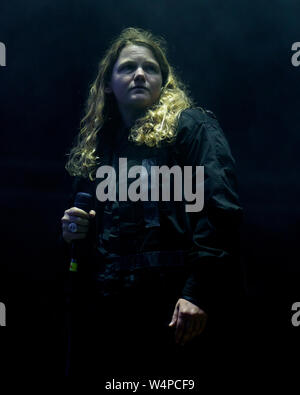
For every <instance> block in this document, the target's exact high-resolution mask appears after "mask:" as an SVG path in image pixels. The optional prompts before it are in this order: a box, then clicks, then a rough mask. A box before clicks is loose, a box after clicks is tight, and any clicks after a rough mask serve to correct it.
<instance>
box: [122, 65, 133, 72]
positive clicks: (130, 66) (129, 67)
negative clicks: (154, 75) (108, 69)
mask: <svg viewBox="0 0 300 395" xmlns="http://www.w3.org/2000/svg"><path fill="white" fill-rule="evenodd" d="M132 70H133V66H132V65H130V64H126V65H124V66H122V67H121V69H120V71H125V72H126V71H132Z"/></svg>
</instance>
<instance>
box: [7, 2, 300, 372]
mask: <svg viewBox="0 0 300 395" xmlns="http://www.w3.org/2000/svg"><path fill="white" fill-rule="evenodd" d="M299 15H300V3H299V1H298V0H294V1H293V0H273V1H269V0H268V1H267V0H264V1H262V0H251V1H250V0H249V1H245V0H242V1H238V0H226V1H223V0H219V1H217V0H209V1H208V0H203V1H200V0H187V1H185V2H182V1H174V0H172V1H171V0H161V1H159V0H152V1H143V2H141V1H136V0H113V1H109V2H107V1H106V2H104V1H99V0H97V1H96V0H85V1H83V0H82V1H70V0H64V1H62V2H59V1H54V0H51V1H50V0H36V1H33V0H28V1H26V2H25V1H20V0H18V1H16V0H12V1H10V2H6V4H4V2H1V4H0V41H1V42H3V43H4V44H5V45H6V51H7V52H6V56H7V65H6V67H0V86H1V95H0V112H1V125H0V129H1V145H0V150H1V159H0V161H1V194H0V202H1V242H2V245H3V248H2V251H3V254H2V259H1V284H2V286H1V294H0V296H1V300H0V301H5V302H7V328H2V330H6V332H8V331H9V332H10V333H12V338H13V342H14V344H15V347H14V350H15V351H14V353H13V357H14V361H15V362H14V363H15V368H16V367H19V368H21V366H22V365H23V366H24V365H27V362H28V361H29V360H30V361H31V362H33V364H31V365H30V366H32V369H33V370H34V369H43V368H44V367H45V368H47V369H50V371H53V372H59V371H60V370H59V369H61V368H62V364H63V362H62V361H63V353H62V351H61V350H62V349H63V348H62V345H63V339H64V333H63V329H62V328H63V326H62V324H61V323H62V320H63V314H62V300H63V280H64V278H65V266H64V265H63V262H62V259H61V256H60V249H59V244H58V238H59V231H60V218H61V216H62V215H63V210H64V209H65V204H66V201H67V197H68V193H69V192H70V180H69V178H68V176H67V174H66V172H65V170H64V165H65V162H66V155H65V154H66V153H67V152H68V150H69V149H70V146H71V144H72V141H73V138H74V137H75V135H76V133H77V132H78V126H79V121H80V119H81V117H82V115H83V110H84V105H85V101H86V98H87V93H88V87H89V84H90V83H91V82H92V81H93V80H94V78H95V77H96V73H97V64H98V61H99V60H100V58H101V56H102V55H103V51H104V50H105V49H106V48H107V46H108V43H109V41H110V40H111V39H112V38H113V37H115V36H116V35H118V34H119V33H120V31H121V29H122V28H125V27H128V26H135V27H141V28H145V29H150V30H151V31H152V32H153V33H154V34H158V35H162V36H163V37H164V38H165V39H166V40H167V42H168V47H169V53H168V54H169V60H170V62H171V64H173V65H174V66H175V69H176V70H177V72H178V74H179V75H180V77H181V78H182V79H183V81H184V82H185V83H186V84H187V85H188V86H189V88H190V91H191V93H192V96H193V97H194V99H195V100H196V101H197V103H198V105H201V106H203V107H205V108H207V109H210V110H212V111H213V112H214V113H215V114H216V116H217V118H218V119H219V122H220V124H221V126H222V128H223V130H224V132H225V134H226V136H227V138H228V140H229V143H230V145H231V149H232V152H233V155H234V157H235V159H236V162H237V173H238V178H239V188H240V197H241V201H242V204H243V207H244V212H245V217H244V225H243V229H242V237H241V238H242V253H243V258H242V267H243V273H244V286H245V292H246V295H247V298H246V300H245V302H244V303H245V304H244V308H243V311H241V314H243V315H244V316H246V317H247V318H248V319H249V323H250V324H249V325H250V327H251V331H252V330H254V331H255V334H256V337H257V338H258V339H260V340H262V343H263V344H265V341H266V339H270V335H274V334H275V335H276V339H277V343H278V344H281V345H282V347H283V348H284V345H285V344H286V341H287V339H289V338H291V336H292V338H294V337H295V336H297V335H298V333H299V332H300V328H299V329H298V328H294V327H292V326H291V322H290V319H291V315H292V313H291V305H292V303H293V302H296V301H297V300H300V288H299V278H300V265H299V258H298V255H299V253H298V237H297V236H298V234H299V233H298V232H297V231H296V230H297V225H298V224H299V218H300V208H299V206H298V197H299V189H300V188H299V186H300V183H299V161H298V150H299V143H300V137H299V124H300V123H299V120H300V119H299V118H300V111H299V91H300V89H299V88H300V67H298V68H297V67H294V66H293V65H292V63H291V56H292V54H293V52H292V51H291V46H292V44H293V43H294V42H296V41H300V29H299ZM6 251H7V252H6ZM8 295H9V296H8ZM247 325H248V324H247ZM251 325H252V326H251ZM2 330H1V332H2ZM2 333H4V332H2ZM249 333H250V330H249ZM0 335H1V333H0ZM275 335H274V337H275ZM271 337H272V336H271ZM245 342H248V339H245ZM272 342H273V340H269V346H270V349H271V348H272V345H273V343H272ZM268 355H269V354H268ZM53 361H55V362H53Z"/></svg>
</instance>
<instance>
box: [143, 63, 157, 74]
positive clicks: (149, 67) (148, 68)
mask: <svg viewBox="0 0 300 395" xmlns="http://www.w3.org/2000/svg"><path fill="white" fill-rule="evenodd" d="M146 70H147V71H149V72H151V73H156V72H157V69H156V67H155V66H151V65H149V66H146Z"/></svg>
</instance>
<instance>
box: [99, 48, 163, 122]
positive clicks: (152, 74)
mask: <svg viewBox="0 0 300 395" xmlns="http://www.w3.org/2000/svg"><path fill="white" fill-rule="evenodd" d="M161 87H162V74H161V70H160V67H159V64H158V62H157V60H156V59H155V57H154V55H153V53H152V51H151V50H150V49H149V48H147V47H143V46H139V45H128V46H126V47H124V48H123V49H122V51H121V52H120V55H119V57H118V60H117V61H116V63H115V65H114V67H113V71H112V76H111V81H110V83H109V85H108V87H107V88H106V90H105V91H106V92H107V93H113V94H114V96H115V98H116V100H117V103H118V106H119V110H120V112H121V114H123V115H124V113H126V112H137V111H142V110H144V109H146V108H147V107H150V106H151V105H152V104H154V103H155V102H156V101H157V99H158V98H159V96H160V92H161Z"/></svg>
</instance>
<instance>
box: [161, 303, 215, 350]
mask: <svg viewBox="0 0 300 395" xmlns="http://www.w3.org/2000/svg"><path fill="white" fill-rule="evenodd" d="M206 321H207V315H206V313H205V312H204V311H203V310H201V309H200V307H198V306H196V305H195V304H193V303H191V302H189V301H188V300H186V299H182V298H180V299H178V302H177V303H176V306H175V309H174V313H173V317H172V321H171V322H170V324H169V327H171V328H172V327H176V331H175V342H176V343H177V344H180V345H181V346H184V345H185V343H186V342H188V341H190V340H192V339H193V338H194V337H195V336H198V335H200V334H201V333H202V332H203V330H204V328H205V325H206Z"/></svg>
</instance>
